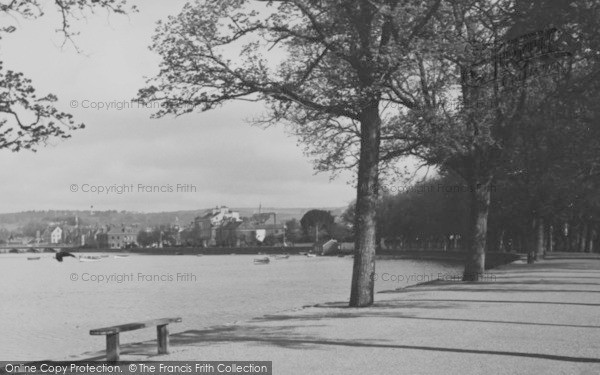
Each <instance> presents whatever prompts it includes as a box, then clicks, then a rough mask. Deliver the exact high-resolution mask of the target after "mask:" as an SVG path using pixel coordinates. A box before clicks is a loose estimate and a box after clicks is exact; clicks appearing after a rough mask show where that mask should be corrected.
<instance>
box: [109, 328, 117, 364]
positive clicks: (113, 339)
mask: <svg viewBox="0 0 600 375" xmlns="http://www.w3.org/2000/svg"><path fill="white" fill-rule="evenodd" d="M119 354H120V353H119V334H118V333H113V334H111V335H106V360H107V361H108V362H116V361H118V360H119Z"/></svg>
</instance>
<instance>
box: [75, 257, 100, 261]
mask: <svg viewBox="0 0 600 375" xmlns="http://www.w3.org/2000/svg"><path fill="white" fill-rule="evenodd" d="M100 259H101V258H100V257H79V261H80V262H98V261H100Z"/></svg>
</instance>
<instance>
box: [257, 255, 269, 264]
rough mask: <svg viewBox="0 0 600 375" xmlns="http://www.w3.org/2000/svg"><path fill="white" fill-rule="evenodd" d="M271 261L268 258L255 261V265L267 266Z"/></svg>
mask: <svg viewBox="0 0 600 375" xmlns="http://www.w3.org/2000/svg"><path fill="white" fill-rule="evenodd" d="M270 261H271V260H270V259H269V258H268V257H264V258H259V259H254V263H255V264H267V263H269V262H270Z"/></svg>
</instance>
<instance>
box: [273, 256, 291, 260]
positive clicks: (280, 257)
mask: <svg viewBox="0 0 600 375" xmlns="http://www.w3.org/2000/svg"><path fill="white" fill-rule="evenodd" d="M289 257H290V256H289V255H275V259H288V258H289Z"/></svg>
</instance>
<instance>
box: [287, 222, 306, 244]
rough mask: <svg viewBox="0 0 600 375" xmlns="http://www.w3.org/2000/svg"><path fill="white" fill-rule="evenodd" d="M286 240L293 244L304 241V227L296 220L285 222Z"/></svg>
mask: <svg viewBox="0 0 600 375" xmlns="http://www.w3.org/2000/svg"><path fill="white" fill-rule="evenodd" d="M285 238H286V241H289V242H291V243H294V242H300V240H301V239H302V227H301V226H300V223H299V222H298V220H296V219H291V220H288V221H286V222H285Z"/></svg>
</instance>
